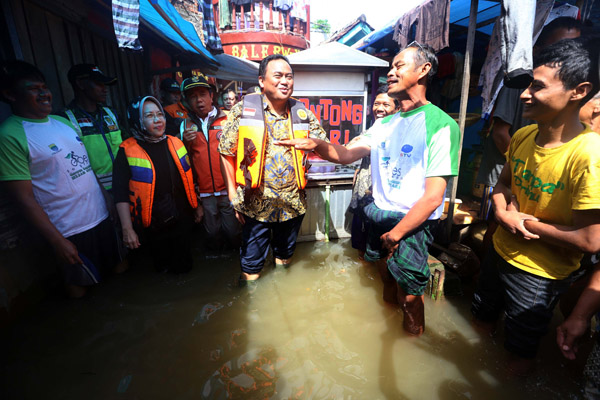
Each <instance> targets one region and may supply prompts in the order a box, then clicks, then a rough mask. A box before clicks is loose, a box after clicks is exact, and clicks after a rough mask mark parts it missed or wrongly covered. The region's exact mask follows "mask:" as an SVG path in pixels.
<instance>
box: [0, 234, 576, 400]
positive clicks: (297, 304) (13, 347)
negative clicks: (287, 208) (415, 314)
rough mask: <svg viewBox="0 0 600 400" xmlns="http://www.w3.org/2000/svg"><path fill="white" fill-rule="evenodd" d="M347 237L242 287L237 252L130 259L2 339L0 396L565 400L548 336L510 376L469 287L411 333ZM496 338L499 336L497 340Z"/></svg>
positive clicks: (303, 248)
mask: <svg viewBox="0 0 600 400" xmlns="http://www.w3.org/2000/svg"><path fill="white" fill-rule="evenodd" d="M355 254H356V253H355V251H354V250H353V249H351V248H350V245H349V243H348V242H347V241H340V242H332V243H319V242H317V243H301V244H299V245H298V250H297V252H296V256H295V260H294V263H293V265H292V267H291V268H289V269H283V268H282V269H274V268H273V266H268V267H266V268H265V272H266V273H265V275H264V276H263V277H262V278H261V280H260V281H259V283H258V285H256V286H250V287H246V288H238V287H236V285H235V280H236V277H237V275H238V274H239V266H238V260H237V256H236V255H235V254H233V253H232V254H228V255H226V256H225V257H215V256H214V255H213V256H211V258H205V257H202V256H201V255H200V254H198V255H197V259H198V262H197V263H196V266H195V268H194V270H193V271H192V272H191V273H190V274H188V275H183V276H171V275H159V274H155V273H153V272H151V271H146V270H142V269H136V270H133V271H129V272H128V273H126V274H125V275H123V276H119V277H117V278H115V279H114V280H112V281H109V282H107V283H106V284H105V285H103V286H102V287H100V288H98V289H97V290H95V291H94V292H92V294H91V296H89V297H88V298H86V299H84V300H83V301H81V302H71V301H66V300H62V299H61V298H58V297H57V298H54V299H50V300H49V301H47V302H45V303H44V304H42V305H41V306H40V307H39V309H38V310H36V311H35V312H34V313H33V314H32V315H30V316H28V317H26V318H25V319H24V320H23V321H21V322H20V323H19V324H18V325H17V326H15V327H14V329H12V330H11V332H10V338H8V339H7V340H6V341H4V343H5V344H8V346H4V348H3V351H2V354H0V356H1V357H2V359H3V360H6V362H5V363H3V366H2V368H1V369H0V373H1V375H2V378H1V379H2V380H3V382H2V387H3V388H4V389H3V390H4V392H0V394H4V395H3V396H0V397H1V398H3V399H4V398H7V399H9V398H42V397H43V398H46V397H48V393H51V394H52V396H49V397H51V398H68V399H81V398H86V399H95V398H97V399H112V398H127V399H137V398H140V399H154V398H157V399H162V398H177V399H198V398H206V399H227V398H232V399H246V398H247V399H264V398H273V399H444V400H450V399H486V400H487V399H506V398H513V399H521V398H527V399H564V398H577V397H576V394H577V393H579V392H580V385H579V382H578V380H577V379H578V378H577V377H578V376H579V373H580V371H579V370H578V369H577V368H573V365H571V364H570V365H569V368H566V367H565V366H564V365H563V364H562V362H563V361H562V360H561V359H560V357H559V356H558V355H557V353H558V351H557V350H556V349H555V346H554V344H553V340H554V338H553V336H552V335H548V336H549V337H548V338H546V341H545V342H544V344H543V346H542V354H541V356H540V362H539V371H538V374H537V375H536V377H535V378H532V379H529V380H527V381H521V380H518V381H511V380H507V379H506V378H505V377H504V370H503V363H502V361H503V357H504V353H503V350H502V346H501V340H502V339H501V334H500V335H499V336H498V338H497V339H490V338H481V337H480V336H479V335H478V334H477V333H476V332H475V331H474V330H473V329H472V328H471V326H470V324H469V321H470V313H469V296H468V295H465V297H463V298H456V299H448V300H446V301H442V302H438V303H434V302H432V301H426V332H425V334H424V335H423V336H422V337H420V338H418V339H415V338H412V337H408V336H406V335H405V334H404V333H403V330H402V320H401V318H402V317H401V314H400V313H399V312H398V311H397V310H396V309H395V308H394V307H392V306H389V305H387V304H384V303H383V301H382V300H381V290H382V287H381V283H380V280H379V276H378V273H377V271H376V269H375V268H374V267H373V266H371V265H369V264H367V263H361V262H359V261H358V260H357V259H356V257H355ZM497 342H498V343H497Z"/></svg>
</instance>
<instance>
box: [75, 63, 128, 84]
mask: <svg viewBox="0 0 600 400" xmlns="http://www.w3.org/2000/svg"><path fill="white" fill-rule="evenodd" d="M67 78H68V79H69V82H71V84H73V83H75V81H76V80H77V79H90V80H92V81H94V82H100V83H104V84H105V85H113V84H115V83H117V78H114V77H113V78H111V77H110V76H106V75H104V74H103V73H102V71H100V68H98V66H96V65H94V64H77V65H73V66H72V67H71V69H70V70H69V73H68V74H67Z"/></svg>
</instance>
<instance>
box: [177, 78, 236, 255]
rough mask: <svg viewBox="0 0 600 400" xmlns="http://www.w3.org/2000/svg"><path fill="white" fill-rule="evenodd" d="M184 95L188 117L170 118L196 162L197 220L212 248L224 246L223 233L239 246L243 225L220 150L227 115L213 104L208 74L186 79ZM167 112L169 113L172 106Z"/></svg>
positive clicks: (182, 84) (231, 242)
mask: <svg viewBox="0 0 600 400" xmlns="http://www.w3.org/2000/svg"><path fill="white" fill-rule="evenodd" d="M181 94H182V103H183V105H184V106H185V108H186V110H187V113H186V115H185V117H184V118H181V117H180V116H179V114H176V116H173V115H170V116H171V117H174V118H175V121H177V122H178V123H179V132H180V133H181V135H182V138H183V143H184V144H185V147H186V148H187V151H188V153H189V156H190V159H191V162H192V170H193V172H194V181H195V184H196V190H197V192H198V208H196V213H195V220H196V222H200V221H202V222H203V224H204V228H205V229H206V232H207V234H208V238H209V241H210V243H209V245H210V247H215V245H216V244H217V243H223V240H220V237H221V235H222V234H224V235H225V236H226V237H227V239H228V240H229V244H231V245H233V246H237V244H238V242H239V232H240V225H239V223H238V221H237V219H236V218H235V211H234V209H233V207H232V205H231V203H230V202H229V198H228V197H227V188H226V186H225V181H224V179H223V174H222V173H221V163H220V156H219V152H218V150H217V146H218V145H219V139H220V138H221V132H222V129H223V128H222V125H223V124H224V123H225V120H226V119H227V116H226V115H225V113H223V111H222V110H219V109H217V108H216V107H215V106H214V105H213V96H214V90H213V88H212V86H211V85H210V84H209V83H208V81H207V79H206V76H204V75H199V76H194V77H191V78H187V79H185V80H184V81H183V82H182V83H181ZM172 106H175V105H172ZM166 110H167V113H168V112H169V107H167V109H166ZM171 134H173V133H171Z"/></svg>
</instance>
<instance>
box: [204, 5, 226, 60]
mask: <svg viewBox="0 0 600 400" xmlns="http://www.w3.org/2000/svg"><path fill="white" fill-rule="evenodd" d="M198 11H201V12H202V16H203V18H202V31H203V33H204V40H205V41H206V48H207V49H208V50H210V52H212V53H222V52H223V45H222V44H221V37H220V36H219V32H217V27H216V25H215V13H214V11H213V5H212V1H211V0H202V1H201V2H200V4H198Z"/></svg>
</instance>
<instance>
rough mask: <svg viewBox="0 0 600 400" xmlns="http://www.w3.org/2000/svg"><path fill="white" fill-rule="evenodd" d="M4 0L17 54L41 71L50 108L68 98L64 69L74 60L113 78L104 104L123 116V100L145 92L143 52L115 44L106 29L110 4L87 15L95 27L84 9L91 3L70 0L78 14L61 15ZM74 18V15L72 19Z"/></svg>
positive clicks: (19, 1) (29, 3)
mask: <svg viewBox="0 0 600 400" xmlns="http://www.w3.org/2000/svg"><path fill="white" fill-rule="evenodd" d="M2 1H5V0H2ZM8 1H9V2H10V9H11V11H12V17H13V18H14V21H15V29H16V34H17V36H18V43H19V45H20V53H21V54H22V57H23V59H24V60H25V61H27V62H30V63H32V64H35V65H36V66H37V67H38V68H40V69H41V70H42V72H43V73H44V75H45V76H46V80H47V81H48V85H49V87H50V89H51V90H52V94H53V96H54V100H53V108H54V110H55V111H58V110H61V109H62V108H63V107H64V106H65V105H66V104H67V103H68V102H70V101H71V99H72V98H73V90H72V88H71V85H70V83H69V81H68V80H67V72H68V71H69V68H71V66H72V65H74V64H78V63H92V64H96V65H97V66H98V67H99V68H100V69H101V70H102V72H104V73H105V74H107V75H109V76H116V77H117V78H118V82H117V84H116V85H113V86H111V87H110V90H109V100H108V103H109V105H111V106H113V107H114V108H116V109H117V110H118V111H119V114H121V115H125V108H126V105H127V102H128V100H130V99H132V98H133V97H135V96H139V95H142V94H145V93H148V90H149V85H148V84H149V81H147V80H146V78H145V77H146V71H147V68H144V65H145V63H144V55H143V53H141V52H136V53H132V52H125V51H123V50H120V49H119V48H118V47H117V42H116V39H115V37H114V34H113V33H112V32H111V31H110V30H107V29H106V28H107V27H108V28H109V29H110V28H111V27H112V25H111V24H112V20H111V19H110V18H111V17H110V16H111V13H110V9H104V10H102V13H98V12H96V13H95V15H93V16H94V17H95V19H97V18H102V19H103V20H101V21H100V22H102V24H103V26H102V27H98V26H94V24H93V23H92V22H90V18H89V16H90V13H91V14H94V10H90V3H93V2H89V1H88V2H83V1H77V0H74V1H73V2H72V4H73V9H74V10H77V13H81V14H82V15H79V16H78V15H77V14H76V13H75V12H74V13H73V14H72V15H69V16H68V17H71V18H67V17H64V16H61V15H60V14H59V13H53V12H51V11H48V10H47V9H45V8H42V7H40V6H38V5H37V4H36V3H34V2H32V1H29V0H8ZM50 3H51V2H50ZM78 6H80V7H78ZM49 8H50V9H51V8H52V7H49ZM77 18H80V20H78V21H74V19H77ZM94 22H97V21H94ZM107 25H108V26H107ZM103 29H104V30H103Z"/></svg>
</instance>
